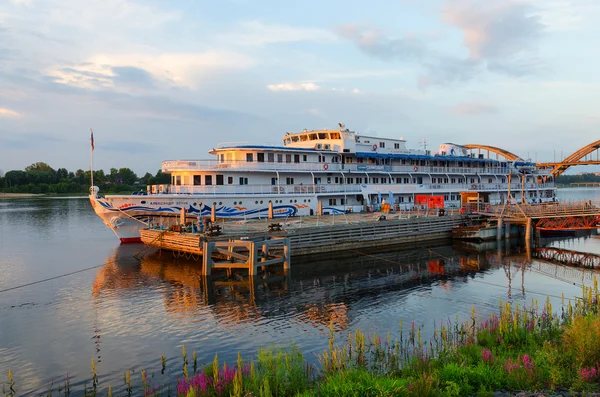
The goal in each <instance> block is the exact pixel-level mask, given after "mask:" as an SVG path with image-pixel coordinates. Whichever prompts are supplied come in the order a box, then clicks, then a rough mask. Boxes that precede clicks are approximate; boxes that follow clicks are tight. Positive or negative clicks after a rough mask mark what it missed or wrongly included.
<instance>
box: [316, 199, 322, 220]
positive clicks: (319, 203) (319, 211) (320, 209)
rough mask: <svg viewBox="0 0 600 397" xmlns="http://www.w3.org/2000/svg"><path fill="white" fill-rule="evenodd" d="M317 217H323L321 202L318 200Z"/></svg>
mask: <svg viewBox="0 0 600 397" xmlns="http://www.w3.org/2000/svg"><path fill="white" fill-rule="evenodd" d="M317 215H319V216H322V215H323V203H322V202H321V200H319V202H318V205H317Z"/></svg>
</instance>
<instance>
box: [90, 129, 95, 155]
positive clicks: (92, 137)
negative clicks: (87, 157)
mask: <svg viewBox="0 0 600 397" xmlns="http://www.w3.org/2000/svg"><path fill="white" fill-rule="evenodd" d="M90 143H91V144H92V152H93V151H94V131H92V129H91V128H90Z"/></svg>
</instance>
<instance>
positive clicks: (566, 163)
mask: <svg viewBox="0 0 600 397" xmlns="http://www.w3.org/2000/svg"><path fill="white" fill-rule="evenodd" d="M598 149H600V141H596V142H592V143H590V144H589V145H586V146H584V147H582V148H581V149H579V150H577V151H576V152H575V153H573V154H572V155H570V156H568V157H565V158H564V159H563V160H561V161H555V162H548V163H538V164H537V165H538V166H540V167H552V175H553V176H554V177H555V178H556V177H557V176H559V175H560V174H562V173H563V172H565V171H566V170H568V169H569V167H573V166H576V165H600V155H599V153H598ZM593 152H596V156H595V157H596V159H595V160H594V155H593Z"/></svg>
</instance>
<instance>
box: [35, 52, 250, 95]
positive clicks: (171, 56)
mask: <svg viewBox="0 0 600 397" xmlns="http://www.w3.org/2000/svg"><path fill="white" fill-rule="evenodd" d="M253 65H254V60H253V59H252V58H250V57H248V56H246V55H244V54H240V53H235V52H230V51H206V52H201V53H161V54H148V53H138V54H133V53H132V54H96V55H93V56H91V57H89V58H88V59H87V60H85V61H83V62H80V63H78V64H75V65H68V66H58V67H56V66H55V67H53V68H49V69H48V70H46V74H47V75H49V76H52V77H53V78H54V81H55V82H57V83H61V84H67V85H72V86H76V87H81V88H87V89H100V88H108V87H115V83H119V82H120V83H123V82H128V83H133V82H134V81H133V80H135V83H136V84H138V85H139V84H141V83H142V80H143V82H144V83H146V84H145V85H146V86H148V85H149V84H150V83H154V81H155V80H156V81H159V82H161V83H162V84H163V85H165V86H182V87H195V86H196V85H197V84H199V83H200V82H201V81H202V78H203V76H205V75H206V74H207V73H208V72H211V71H223V70H240V69H247V68H250V67H251V66H253Z"/></svg>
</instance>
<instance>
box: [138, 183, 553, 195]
mask: <svg viewBox="0 0 600 397" xmlns="http://www.w3.org/2000/svg"><path fill="white" fill-rule="evenodd" d="M366 186H367V190H368V191H392V192H397V193H406V192H415V191H443V192H460V191H506V190H507V189H508V186H507V184H505V183H471V184H469V183H423V184H408V183H407V184H404V183H401V184H398V183H390V184H368V185H366ZM554 188H555V186H554V185H553V184H526V186H525V189H526V190H527V191H531V190H534V189H535V190H540V189H554ZM511 190H512V191H513V192H519V191H521V184H516V183H513V184H511ZM147 191H148V194H210V195H219V194H226V195H227V194H319V193H356V192H361V191H362V189H361V185H359V184H314V185H310V184H309V185H304V184H299V185H283V184H281V185H197V186H190V185H181V186H177V185H149V186H148V190H147Z"/></svg>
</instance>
